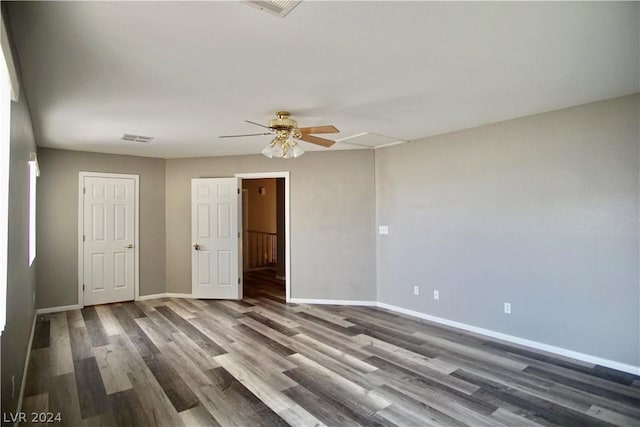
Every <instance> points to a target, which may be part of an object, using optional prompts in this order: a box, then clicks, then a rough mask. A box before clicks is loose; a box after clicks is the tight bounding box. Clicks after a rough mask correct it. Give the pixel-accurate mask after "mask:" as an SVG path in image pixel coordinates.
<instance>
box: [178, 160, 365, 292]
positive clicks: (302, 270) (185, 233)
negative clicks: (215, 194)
mask: <svg viewBox="0 0 640 427" xmlns="http://www.w3.org/2000/svg"><path fill="white" fill-rule="evenodd" d="M373 155H374V154H373V152H372V151H369V150H356V151H327V152H308V153H306V154H305V155H304V156H302V157H300V158H298V159H296V160H281V159H267V158H266V157H264V156H261V155H255V156H233V157H211V158H199V159H195V158H194V159H170V160H167V164H166V189H167V196H166V197H167V198H166V202H167V204H166V206H167V214H166V218H167V243H168V244H167V256H166V259H167V260H170V262H168V263H167V292H178V293H190V292H191V246H190V245H191V202H190V194H191V192H190V188H191V178H198V177H224V176H233V175H234V174H236V173H246V172H273V171H277V172H282V171H290V173H291V175H290V179H291V181H290V189H291V284H292V286H291V296H292V297H294V298H322V299H345V300H375V297H376V289H375V285H374V284H375V244H376V242H375V233H374V226H375V222H374V217H375V194H374V192H375V191H374V181H375V180H374V167H373V164H374V162H373Z"/></svg>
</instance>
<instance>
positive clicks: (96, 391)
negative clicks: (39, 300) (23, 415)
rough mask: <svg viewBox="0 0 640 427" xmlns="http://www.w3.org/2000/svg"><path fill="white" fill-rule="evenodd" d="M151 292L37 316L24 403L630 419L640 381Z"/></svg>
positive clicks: (186, 415)
mask: <svg viewBox="0 0 640 427" xmlns="http://www.w3.org/2000/svg"><path fill="white" fill-rule="evenodd" d="M245 295H246V297H245V299H244V300H242V301H204V300H187V299H169V298H166V299H157V300H149V301H140V302H127V303H121V304H110V305H102V306H94V307H86V308H84V309H83V310H75V311H68V312H63V313H54V314H49V315H42V316H40V317H39V318H38V320H37V324H36V330H35V335H34V341H33V347H32V350H31V356H30V360H29V368H28V374H27V383H26V389H25V397H24V404H23V411H25V412H27V413H31V412H52V413H58V412H60V413H61V416H62V422H61V424H63V425H68V426H102V425H105V426H115V425H118V426H171V427H175V426H181V425H185V426H200V425H201V426H259V425H265V426H279V425H294V426H316V425H317V426H320V425H327V426H357V425H365V426H392V425H398V426H465V425H466V426H491V427H495V426H502V425H506V426H538V425H542V426H549V425H561V426H610V425H619V426H640V377H637V376H634V375H631V374H627V373H623V372H618V371H614V370H612V369H608V368H604V367H601V366H592V365H589V364H586V363H583V362H578V361H573V360H570V359H566V358H560V357H554V356H552V355H549V354H543V353H540V352H536V351H532V350H530V349H526V348H523V347H518V346H513V345H509V344H505V343H502V342H498V341H493V340H489V339H487V338H485V337H482V336H478V335H474V334H471V333H466V332H462V331H459V330H456V329H452V328H447V327H443V326H439V325H436V324H433V323H429V322H426V321H421V320H417V319H415V318H410V317H407V316H403V315H399V314H395V313H392V312H389V311H385V310H382V309H377V308H365V307H345V306H310V305H296V304H285V301H284V286H283V284H282V282H279V281H277V280H275V279H273V278H270V277H269V276H268V275H267V274H265V273H261V272H254V273H248V274H246V276H245Z"/></svg>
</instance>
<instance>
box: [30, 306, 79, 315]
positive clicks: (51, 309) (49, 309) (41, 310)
mask: <svg viewBox="0 0 640 427" xmlns="http://www.w3.org/2000/svg"><path fill="white" fill-rule="evenodd" d="M81 308H82V307H81V306H80V305H78V304H73V305H63V306H60V307H46V308H39V309H37V310H36V314H47V313H57V312H59V311H68V310H79V309H81Z"/></svg>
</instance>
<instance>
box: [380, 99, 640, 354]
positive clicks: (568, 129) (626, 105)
mask: <svg viewBox="0 0 640 427" xmlns="http://www.w3.org/2000/svg"><path fill="white" fill-rule="evenodd" d="M638 105H639V97H638V95H633V96H627V97H623V98H618V99H613V100H608V101H603V102H598V103H593V104H588V105H583V106H579V107H575V108H569V109H565V110H561V111H557V112H551V113H546V114H540V115H536V116H531V117H526V118H522V119H517V120H511V121H507V122H503V123H498V124H494V125H490V126H484V127H481V128H476V129H470V130H466V131H461V132H456V133H451V134H447V135H442V136H436V137H432V138H428V139H424V140H421V141H419V142H415V143H409V144H405V145H400V146H395V147H390V148H386V149H381V150H377V151H376V158H375V163H376V214H377V222H378V224H383V225H389V227H390V234H389V235H388V236H378V246H377V247H378V253H377V285H378V299H379V300H380V301H382V302H385V303H388V304H392V305H396V306H399V307H404V308H407V309H411V310H415V311H418V312H422V313H426V314H430V315H434V316H438V317H442V318H445V319H450V320H454V321H458V322H463V323H467V324H470V325H474V326H478V327H482V328H487V329H491V330H494V331H499V332H502V333H506V334H510V335H514V336H518V337H522V338H526V339H530V340H534V341H539V342H543V343H547V344H550V345H555V346H559V347H563V348H567V349H571V350H574V351H578V352H583V353H587V354H591V355H595V356H599V357H603V358H607V359H611V360H615V361H618V362H622V363H628V364H632V365H636V366H638V365H640V360H639V358H640V344H639V342H638V340H639V338H640V331H639V325H640V319H639V316H640V310H639V303H640V295H639V285H638V283H639V282H638V279H639V277H638V231H639V230H638V206H639V188H638V176H639V175H638V174H639V166H638V162H639V141H640V135H639V132H640V131H639V117H640V109H639V106H638ZM425 120H428V118H425ZM414 285H418V286H420V287H421V292H420V296H417V297H415V296H413V293H412V292H413V286H414ZM433 289H438V290H439V291H440V301H434V300H433ZM505 301H508V302H511V303H512V305H513V307H512V310H513V314H511V315H510V316H509V315H505V314H503V311H502V310H503V306H502V304H503V302H505Z"/></svg>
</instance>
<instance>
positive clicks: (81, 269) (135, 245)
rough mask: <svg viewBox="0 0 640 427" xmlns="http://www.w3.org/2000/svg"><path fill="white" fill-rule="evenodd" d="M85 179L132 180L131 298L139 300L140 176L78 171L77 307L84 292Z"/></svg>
mask: <svg viewBox="0 0 640 427" xmlns="http://www.w3.org/2000/svg"><path fill="white" fill-rule="evenodd" d="M85 177H96V178H120V179H133V185H134V189H135V193H136V194H135V196H134V200H135V213H134V218H133V224H134V228H135V232H134V234H133V236H134V237H133V238H134V242H133V259H134V266H133V289H134V291H133V296H134V299H135V300H136V301H138V300H139V299H140V288H139V282H140V251H139V246H140V245H139V242H140V175H129V174H121V173H103V172H85V171H80V173H79V176H78V305H79V306H80V308H83V307H84V292H83V290H82V285H83V281H84V247H83V246H84V245H83V240H82V236H83V235H84V197H83V196H84V191H83V189H84V179H85Z"/></svg>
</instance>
